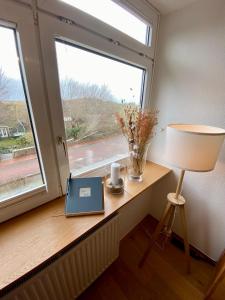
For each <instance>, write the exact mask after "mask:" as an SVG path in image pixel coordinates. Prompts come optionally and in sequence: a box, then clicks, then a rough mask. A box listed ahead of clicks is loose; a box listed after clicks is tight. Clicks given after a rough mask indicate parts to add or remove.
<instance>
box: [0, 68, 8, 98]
mask: <svg viewBox="0 0 225 300" xmlns="http://www.w3.org/2000/svg"><path fill="white" fill-rule="evenodd" d="M8 87H9V80H8V78H7V77H6V76H5V73H4V72H3V70H2V68H1V67H0V99H4V98H5V97H7V96H8V94H9V90H8Z"/></svg>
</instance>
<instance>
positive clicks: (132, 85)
mask: <svg viewBox="0 0 225 300" xmlns="http://www.w3.org/2000/svg"><path fill="white" fill-rule="evenodd" d="M61 1H64V2H67V3H70V4H72V3H73V4H75V5H76V6H77V7H78V8H80V9H83V10H86V11H87V3H88V9H89V10H88V13H90V14H92V15H93V14H95V16H96V17H99V18H101V19H103V17H104V18H105V19H104V20H103V21H105V22H106V21H107V22H108V23H110V24H111V25H112V26H114V27H117V28H119V29H120V30H121V31H124V32H131V33H132V34H133V35H134V37H135V36H136V38H139V40H143V41H144V38H145V33H146V24H144V23H143V22H142V21H140V20H138V19H137V18H136V17H134V16H133V15H131V14H130V13H128V12H127V11H125V10H124V9H122V8H121V7H120V6H118V5H116V4H115V3H113V2H112V1H109V0H98V1H90V0H61ZM100 6H101V8H100ZM102 10H104V14H102ZM108 12H109V13H108ZM115 16H116V18H115ZM124 19H125V20H126V22H124ZM131 28H132V30H131ZM0 45H1V46H0V67H1V68H2V69H3V71H4V73H5V75H6V76H7V77H9V78H13V79H16V80H19V81H20V80H21V75H20V71H19V64H18V57H17V52H16V47H15V38H14V32H13V30H12V29H9V28H4V27H2V26H0ZM56 52H57V62H58V73H59V77H60V79H62V80H63V79H66V78H69V79H74V80H75V81H78V82H79V83H84V84H87V83H89V84H97V85H100V86H101V85H107V87H108V88H109V89H110V90H111V92H112V94H113V95H114V96H115V97H116V98H117V99H118V101H121V100H122V99H125V100H126V101H127V102H130V101H132V102H136V103H139V101H140V96H141V95H140V93H141V86H142V73H143V71H142V70H141V69H139V68H136V67H134V66H130V65H127V64H125V63H121V62H118V61H115V60H112V59H109V58H106V57H103V56H101V55H96V54H93V53H91V52H88V51H85V50H81V49H78V48H76V47H74V46H70V45H66V44H64V43H60V42H56Z"/></svg>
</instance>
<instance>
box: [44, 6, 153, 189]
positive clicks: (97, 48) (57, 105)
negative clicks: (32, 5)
mask: <svg viewBox="0 0 225 300" xmlns="http://www.w3.org/2000/svg"><path fill="white" fill-rule="evenodd" d="M78 14H80V11H79V12H78ZM39 20H40V36H41V47H42V53H43V62H44V70H45V77H46V78H51V81H48V82H47V91H48V96H49V99H51V103H52V105H51V108H50V113H51V119H52V121H53V122H54V126H53V131H54V137H55V139H57V137H61V138H62V140H63V141H64V142H65V141H66V135H65V128H64V120H63V108H62V101H61V95H60V87H59V77H58V68H57V57H56V49H55V39H60V40H64V41H67V42H69V43H70V44H74V45H78V46H81V47H84V48H87V49H90V50H92V51H94V52H98V53H100V54H103V55H106V56H109V57H112V58H114V59H117V60H119V61H123V62H125V63H128V64H132V65H136V66H137V67H141V68H144V69H145V70H146V75H145V82H146V84H145V86H144V91H143V93H144V95H143V108H146V107H147V106H148V103H149V101H148V100H149V97H150V81H151V74H152V60H151V59H149V58H146V57H145V56H142V55H138V54H137V53H136V52H133V51H129V50H127V49H124V48H121V47H118V45H116V44H112V43H110V42H109V41H108V40H105V39H104V38H102V37H101V36H98V35H97V36H96V35H95V34H93V33H91V32H89V31H87V30H86V29H83V28H80V27H76V25H73V24H72V25H71V24H68V23H65V22H63V21H61V20H60V19H59V18H57V17H56V16H52V15H49V14H47V13H46V12H41V13H40V14H39ZM49 102H50V101H49ZM53 103H54V104H53ZM56 148H57V150H56V151H57V157H58V161H59V173H60V179H61V186H62V190H63V193H66V178H68V175H69V173H70V170H69V161H68V153H67V151H66V153H65V150H64V147H62V145H60V144H58V145H56ZM65 161H67V162H65Z"/></svg>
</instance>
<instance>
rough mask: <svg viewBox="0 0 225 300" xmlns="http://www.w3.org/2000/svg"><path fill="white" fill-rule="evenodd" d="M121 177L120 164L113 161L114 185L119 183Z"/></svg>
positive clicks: (112, 177)
mask: <svg viewBox="0 0 225 300" xmlns="http://www.w3.org/2000/svg"><path fill="white" fill-rule="evenodd" d="M119 178H120V164H118V163H112V164H111V183H112V185H117V184H119Z"/></svg>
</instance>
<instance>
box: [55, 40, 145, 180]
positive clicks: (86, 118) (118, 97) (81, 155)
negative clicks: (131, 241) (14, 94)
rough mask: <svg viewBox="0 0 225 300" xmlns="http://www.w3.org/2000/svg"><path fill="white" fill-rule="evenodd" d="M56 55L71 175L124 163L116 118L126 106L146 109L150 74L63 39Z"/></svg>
mask: <svg viewBox="0 0 225 300" xmlns="http://www.w3.org/2000/svg"><path fill="white" fill-rule="evenodd" d="M56 53H57V62H58V73H59V79H60V90H61V99H62V104H63V115H64V126H65V130H66V139H67V148H68V154H69V166H70V171H71V172H72V173H73V175H76V174H79V173H82V172H85V171H87V170H91V169H94V168H96V167H99V166H101V165H105V164H106V163H108V162H111V161H115V160H118V159H121V158H124V157H125V156H126V155H127V152H128V148H127V142H126V140H125V138H124V137H123V136H122V135H121V132H120V129H119V128H118V126H117V124H116V123H115V113H116V112H120V111H121V109H122V105H123V104H122V103H123V102H124V101H126V103H130V104H131V105H140V103H141V100H142V87H143V76H144V73H145V70H144V69H142V68H138V67H136V66H133V65H129V64H127V63H124V62H121V61H119V60H115V59H112V58H110V57H108V56H103V55H101V54H99V53H96V52H93V51H89V50H88V49H85V48H82V47H76V46H74V45H72V44H68V43H65V42H63V41H60V40H57V41H56Z"/></svg>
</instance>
